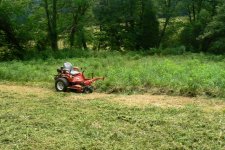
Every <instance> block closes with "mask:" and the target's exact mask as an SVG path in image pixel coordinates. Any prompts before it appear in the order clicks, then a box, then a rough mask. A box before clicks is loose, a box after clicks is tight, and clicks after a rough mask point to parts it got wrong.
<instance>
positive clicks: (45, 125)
mask: <svg viewBox="0 0 225 150" xmlns="http://www.w3.org/2000/svg"><path fill="white" fill-rule="evenodd" d="M25 91H26V92H25ZM35 91H36V92H35ZM37 92H40V94H39V93H37ZM91 96H93V95H87V96H86V95H77V94H73V93H55V92H54V91H53V90H49V89H43V88H36V87H30V86H8V87H7V86H5V85H1V88H0V122H1V123H0V149H224V148H225V136H224V135H225V132H224V131H225V119H224V118H225V108H224V107H221V108H220V109H217V111H215V110H213V111H205V110H206V109H207V108H209V109H211V104H210V102H209V101H210V100H209V101H207V100H204V101H201V103H195V101H196V100H195V99H191V98H189V99H190V101H192V102H190V103H183V104H182V107H176V105H175V107H171V106H170V107H156V106H154V105H152V104H151V103H148V104H145V106H144V107H143V105H142V106H141V107H139V106H140V105H139V104H138V105H127V104H126V103H127V102H125V103H122V102H121V101H124V100H121V97H122V98H126V96H122V95H120V96H116V95H114V96H113V95H110V96H109V95H105V94H103V96H102V97H101V96H96V97H95V98H91ZM117 98H118V99H119V100H118V101H117ZM135 98H137V96H136V97H135ZM156 98H157V97H153V99H156ZM176 98H179V97H176ZM127 99H130V102H131V101H132V98H131V97H130V96H129V97H127ZM136 100H137V101H142V100H143V97H140V98H139V99H136ZM161 101H163V99H162V100H161ZM165 101H166V99H165ZM171 101H173V100H172V99H171ZM174 102H175V103H176V102H177V100H174ZM212 102H213V103H214V104H215V103H216V104H217V105H221V106H224V105H225V104H224V102H223V101H219V100H213V101H212Z"/></svg>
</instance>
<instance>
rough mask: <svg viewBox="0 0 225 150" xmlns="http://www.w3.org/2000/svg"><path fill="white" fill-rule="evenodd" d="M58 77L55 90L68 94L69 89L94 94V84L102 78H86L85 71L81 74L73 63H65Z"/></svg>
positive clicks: (58, 70)
mask: <svg viewBox="0 0 225 150" xmlns="http://www.w3.org/2000/svg"><path fill="white" fill-rule="evenodd" d="M57 72H58V75H56V76H55V89H56V90H57V91H58V92H66V91H67V90H68V89H71V90H75V91H76V92H78V93H92V92H93V86H92V83H94V82H95V81H97V80H104V78H103V77H101V78H93V74H92V78H91V79H89V78H85V76H84V71H82V72H80V69H79V68H78V67H73V66H72V64H71V63H69V62H67V63H64V65H63V67H61V68H59V69H57Z"/></svg>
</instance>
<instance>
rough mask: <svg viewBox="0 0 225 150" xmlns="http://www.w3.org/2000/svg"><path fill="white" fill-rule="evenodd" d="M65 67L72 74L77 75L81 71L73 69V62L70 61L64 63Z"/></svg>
mask: <svg viewBox="0 0 225 150" xmlns="http://www.w3.org/2000/svg"><path fill="white" fill-rule="evenodd" d="M63 68H64V69H65V70H67V71H69V72H70V74H71V75H77V74H79V73H80V72H78V71H75V70H74V69H73V66H72V64H71V63H69V62H66V63H64V65H63Z"/></svg>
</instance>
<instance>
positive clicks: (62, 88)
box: [55, 78, 69, 92]
mask: <svg viewBox="0 0 225 150" xmlns="http://www.w3.org/2000/svg"><path fill="white" fill-rule="evenodd" d="M68 86H69V82H68V81H67V80H66V79H65V78H58V79H57V80H56V81H55V89H56V91H58V92H66V90H67V87H68Z"/></svg>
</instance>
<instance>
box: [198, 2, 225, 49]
mask: <svg viewBox="0 0 225 150" xmlns="http://www.w3.org/2000/svg"><path fill="white" fill-rule="evenodd" d="M199 39H201V40H202V41H203V42H204V48H205V49H206V50H209V51H210V52H213V53H225V44H224V43H225V4H223V5H221V6H220V7H219V8H218V13H217V14H216V15H215V16H214V17H213V19H212V21H211V22H210V23H209V24H208V25H207V27H206V28H205V30H204V33H203V34H202V35H201V36H200V37H199Z"/></svg>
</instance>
